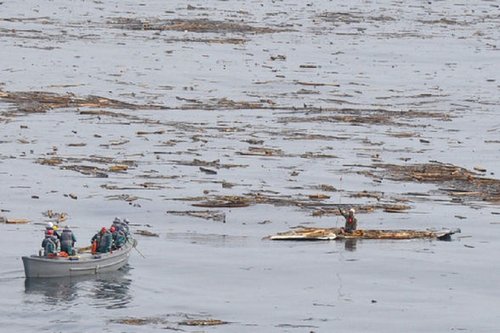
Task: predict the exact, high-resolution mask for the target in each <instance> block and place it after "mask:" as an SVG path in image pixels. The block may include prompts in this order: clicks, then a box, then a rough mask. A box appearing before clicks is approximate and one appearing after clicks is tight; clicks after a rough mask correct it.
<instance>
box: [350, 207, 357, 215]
mask: <svg viewBox="0 0 500 333" xmlns="http://www.w3.org/2000/svg"><path fill="white" fill-rule="evenodd" d="M354 213H356V211H355V210H354V208H351V209H349V215H351V216H352V215H354Z"/></svg>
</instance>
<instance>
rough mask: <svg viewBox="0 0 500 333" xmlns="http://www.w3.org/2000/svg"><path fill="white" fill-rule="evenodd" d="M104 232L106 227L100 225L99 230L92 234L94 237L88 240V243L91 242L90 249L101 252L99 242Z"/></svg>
mask: <svg viewBox="0 0 500 333" xmlns="http://www.w3.org/2000/svg"><path fill="white" fill-rule="evenodd" d="M104 233H106V228H105V227H102V228H101V230H100V231H98V232H97V233H96V234H95V235H94V237H92V239H91V240H90V243H91V244H92V249H95V251H97V252H101V251H100V249H101V243H102V240H103V235H104ZM92 251H94V250H92Z"/></svg>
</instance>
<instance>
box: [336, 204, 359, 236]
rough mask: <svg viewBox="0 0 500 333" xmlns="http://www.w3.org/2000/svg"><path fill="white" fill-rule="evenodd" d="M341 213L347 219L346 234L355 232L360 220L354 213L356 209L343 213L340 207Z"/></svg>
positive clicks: (344, 229)
mask: <svg viewBox="0 0 500 333" xmlns="http://www.w3.org/2000/svg"><path fill="white" fill-rule="evenodd" d="M339 212H340V214H342V216H343V217H344V218H345V226H344V228H343V231H345V232H353V231H354V230H356V228H357V227H358V220H357V219H356V218H355V217H354V213H355V212H356V211H355V210H354V208H351V209H349V212H345V211H343V210H342V209H341V208H340V207H339Z"/></svg>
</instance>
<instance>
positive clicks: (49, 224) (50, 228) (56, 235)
mask: <svg viewBox="0 0 500 333" xmlns="http://www.w3.org/2000/svg"><path fill="white" fill-rule="evenodd" d="M58 229H59V228H58V226H57V225H54V223H52V222H48V223H47V225H46V226H45V234H47V231H49V230H52V231H53V234H52V236H53V237H56V238H57V241H58V242H59V241H60V240H61V235H60V234H59V233H58V232H57V230H58Z"/></svg>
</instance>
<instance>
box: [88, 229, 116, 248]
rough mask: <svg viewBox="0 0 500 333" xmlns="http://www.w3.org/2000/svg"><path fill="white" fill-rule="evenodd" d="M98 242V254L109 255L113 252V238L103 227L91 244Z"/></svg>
mask: <svg viewBox="0 0 500 333" xmlns="http://www.w3.org/2000/svg"><path fill="white" fill-rule="evenodd" d="M94 240H95V241H97V252H100V253H108V252H110V251H111V245H113V236H112V235H111V233H110V232H109V231H108V230H107V229H106V227H102V228H101V231H99V232H98V233H97V234H96V235H95V236H94V237H92V240H91V242H94Z"/></svg>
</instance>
